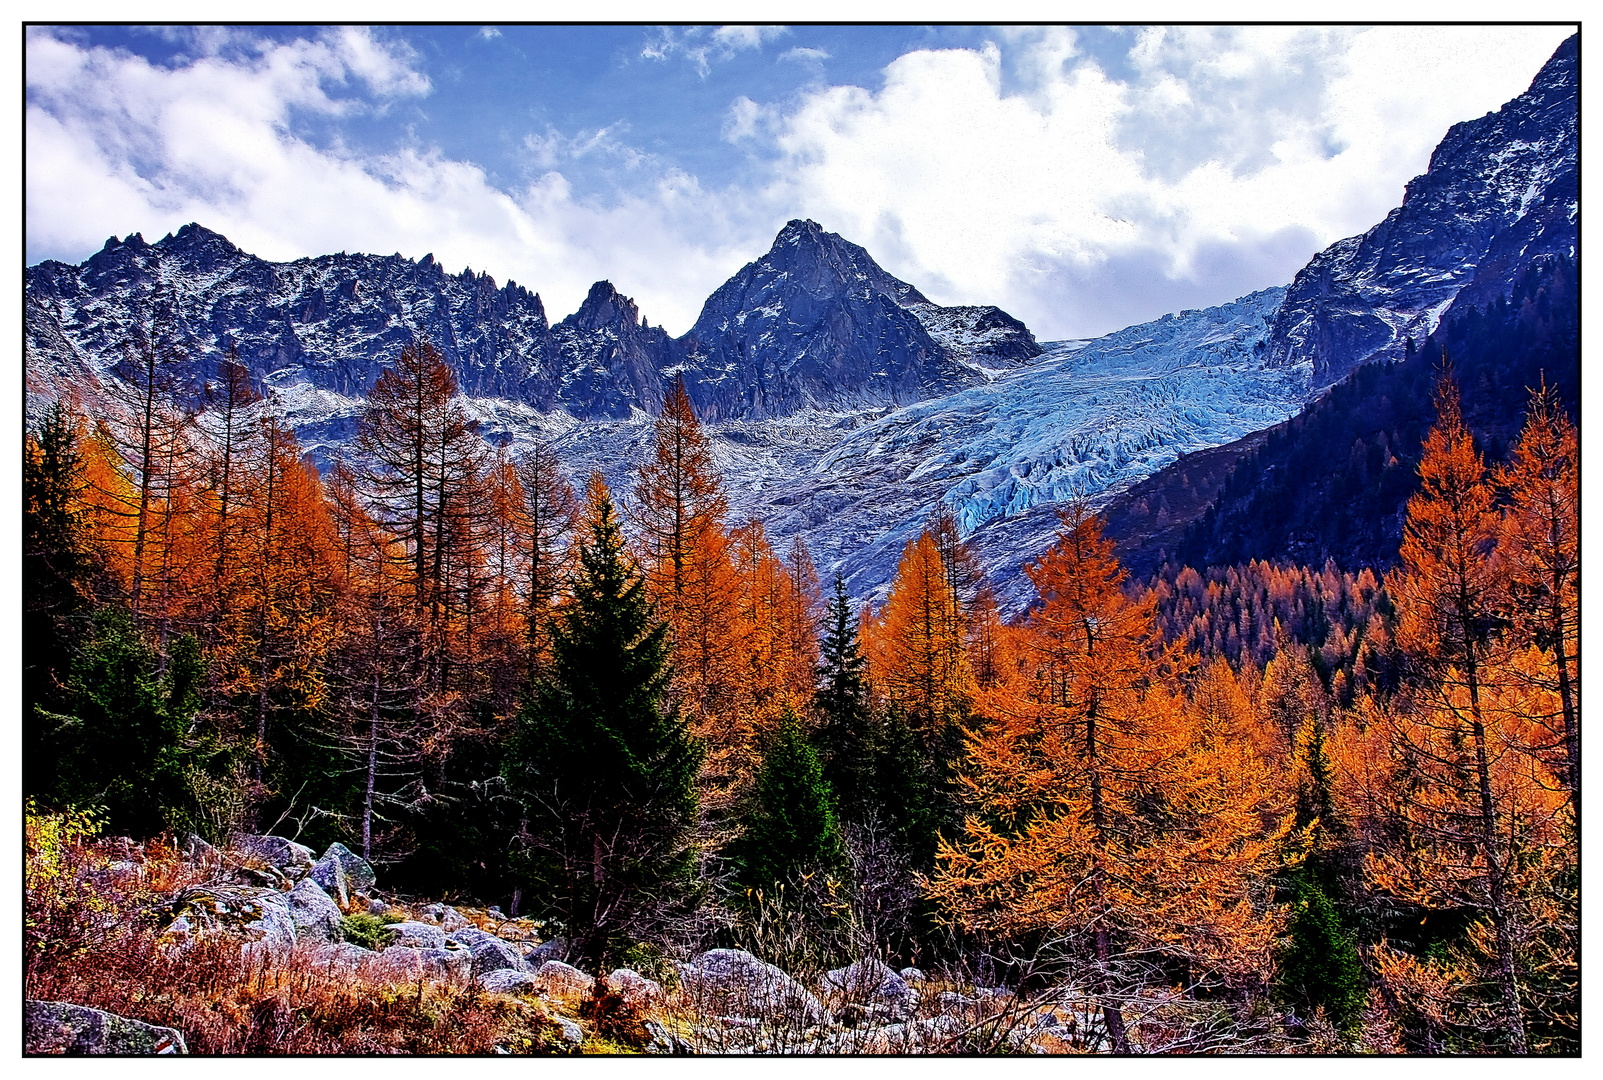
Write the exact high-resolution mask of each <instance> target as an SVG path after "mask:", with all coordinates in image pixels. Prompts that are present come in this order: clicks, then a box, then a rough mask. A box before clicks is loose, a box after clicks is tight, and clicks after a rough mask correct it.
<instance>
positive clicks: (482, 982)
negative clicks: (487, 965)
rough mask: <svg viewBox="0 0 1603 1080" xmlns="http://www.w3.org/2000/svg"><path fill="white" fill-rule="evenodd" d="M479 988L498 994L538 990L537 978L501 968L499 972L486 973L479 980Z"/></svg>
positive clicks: (527, 973)
mask: <svg viewBox="0 0 1603 1080" xmlns="http://www.w3.org/2000/svg"><path fill="white" fill-rule="evenodd" d="M477 982H478V984H479V986H480V987H481V988H483V989H485V990H489V991H492V992H494V993H497V994H517V993H522V992H524V991H529V990H534V989H535V988H536V980H535V977H534V976H533V975H532V974H530V973H529V972H527V971H514V970H512V969H511V968H501V969H500V970H498V971H486V972H485V973H484V974H483V975H480V976H479V977H478V980H477Z"/></svg>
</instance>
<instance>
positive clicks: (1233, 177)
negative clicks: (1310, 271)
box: [768, 27, 1565, 337]
mask: <svg viewBox="0 0 1603 1080" xmlns="http://www.w3.org/2000/svg"><path fill="white" fill-rule="evenodd" d="M1564 33H1565V31H1564V30H1563V29H1562V28H1554V27H1531V28H1520V27H1377V28H1367V29H1366V28H1323V29H1322V28H1302V27H1247V28H1210V27H1180V28H1153V29H1147V30H1143V31H1140V32H1139V33H1138V34H1136V36H1135V38H1134V41H1133V43H1132V45H1131V48H1130V49H1129V51H1128V55H1127V57H1126V58H1125V60H1126V63H1127V67H1128V70H1127V71H1126V72H1124V73H1123V74H1121V75H1120V76H1115V75H1113V74H1110V71H1109V70H1105V69H1104V67H1103V65H1102V64H1100V63H1099V62H1098V61H1097V60H1096V59H1095V58H1094V57H1091V56H1089V55H1087V54H1086V53H1084V52H1083V51H1082V50H1081V49H1080V48H1079V46H1078V44H1077V42H1076V40H1075V37H1074V35H1073V34H1072V32H1068V31H1051V32H1049V31H1046V30H1041V29H1032V30H1031V31H1029V32H1027V33H1018V34H1014V35H1012V36H1011V37H1009V36H1008V35H999V36H998V39H997V43H992V44H986V45H984V46H982V47H980V48H973V49H950V50H940V51H933V50H932V51H921V52H912V53H907V54H905V55H903V56H901V57H899V58H897V59H896V60H895V61H894V62H892V63H891V64H890V65H889V66H888V67H887V68H886V69H885V71H884V83H883V86H882V87H881V88H879V89H878V90H873V91H870V90H865V89H862V88H860V87H843V86H835V87H827V88H822V89H819V90H816V91H814V92H811V93H809V94H807V95H805V97H804V99H803V100H802V101H801V102H800V103H799V104H797V105H796V106H795V107H794V108H792V109H789V110H787V111H786V113H785V115H784V116H783V118H782V120H781V121H780V131H779V134H778V136H777V145H778V147H779V149H780V152H781V157H780V161H779V163H778V164H777V166H776V173H775V176H774V179H773V182H772V184H771V186H770V188H769V192H768V193H769V195H770V197H771V198H773V199H774V200H775V201H776V202H782V203H787V204H790V205H794V206H795V207H797V209H798V212H804V213H806V214H807V215H808V216H811V217H814V218H816V219H817V220H819V221H821V222H826V223H828V227H829V228H831V229H834V230H835V231H838V232H841V233H843V234H844V235H847V236H850V237H852V238H853V239H854V240H856V241H857V242H859V243H862V244H864V245H865V246H867V247H868V248H869V250H870V251H873V252H874V253H876V255H880V256H881V258H882V261H884V262H885V263H886V265H887V268H888V269H890V270H891V271H892V272H893V273H897V274H898V275H899V276H902V277H904V278H907V279H909V280H912V281H915V282H917V283H918V284H919V286H920V288H922V289H924V291H925V292H926V293H927V294H929V295H930V296H931V297H932V299H938V300H941V301H943V302H947V303H954V302H965V303H980V302H994V303H1001V304H1003V305H1004V306H1009V310H1011V311H1012V312H1013V314H1015V315H1018V316H1019V317H1021V318H1023V319H1024V320H1025V321H1026V322H1027V323H1029V324H1030V325H1031V326H1032V327H1034V328H1036V329H1037V331H1038V333H1041V334H1043V336H1049V337H1050V336H1079V335H1083V334H1091V333H1102V332H1106V331H1109V330H1113V329H1117V328H1118V327H1119V326H1121V325H1124V324H1126V323H1127V322H1129V321H1131V319H1132V317H1139V318H1153V317H1156V316H1157V315H1159V314H1162V313H1163V312H1164V311H1168V310H1174V309H1176V308H1178V307H1181V306H1194V305H1195V303H1197V302H1201V301H1202V300H1204V299H1206V301H1207V302H1220V301H1222V300H1225V299H1229V297H1228V296H1222V295H1218V294H1217V293H1211V295H1210V290H1213V289H1217V287H1218V285H1219V284H1220V282H1221V280H1223V281H1234V282H1236V283H1237V284H1235V285H1233V286H1232V288H1240V289H1241V291H1247V290H1248V289H1250V288H1258V287H1263V286H1268V285H1273V284H1282V283H1285V282H1287V281H1289V280H1290V278H1291V277H1292V275H1293V274H1294V273H1295V272H1296V270H1297V269H1299V268H1300V267H1301V266H1302V265H1303V263H1305V262H1306V261H1307V259H1308V258H1309V257H1310V256H1311V255H1313V254H1314V253H1315V252H1316V251H1317V250H1319V249H1320V248H1322V247H1323V246H1325V245H1327V244H1329V243H1330V242H1332V241H1334V240H1336V239H1339V238H1341V237H1343V236H1348V235H1352V234H1354V233H1358V232H1362V231H1363V230H1365V229H1367V228H1368V227H1369V226H1371V225H1373V224H1375V223H1376V222H1377V221H1379V220H1380V219H1381V218H1382V217H1384V216H1385V214H1386V212H1387V211H1388V210H1390V209H1391V208H1392V207H1393V206H1395V205H1396V204H1397V203H1398V202H1399V201H1400V200H1401V197H1402V189H1403V185H1404V184H1405V183H1406V181H1407V180H1408V179H1409V178H1411V177H1412V176H1414V175H1416V174H1418V173H1419V172H1422V171H1423V170H1424V168H1425V167H1426V165H1427V163H1428V159H1429V154H1430V151H1431V149H1432V148H1433V147H1434V146H1435V144H1436V143H1437V141H1439V140H1440V138H1441V137H1442V135H1443V134H1444V133H1445V132H1446V129H1447V128H1448V127H1449V126H1450V125H1451V124H1452V123H1453V122H1454V121H1457V120H1462V119H1467V118H1470V117H1474V116H1477V115H1480V114H1481V113H1484V112H1486V111H1488V110H1490V109H1496V108H1497V107H1498V106H1500V105H1501V104H1502V103H1503V102H1504V101H1506V100H1507V99H1508V98H1510V97H1513V96H1514V95H1516V94H1518V93H1519V92H1520V91H1522V90H1523V89H1524V88H1525V87H1526V86H1527V85H1528V83H1529V81H1530V79H1531V76H1532V75H1533V74H1534V73H1535V71H1536V70H1537V68H1538V67H1539V66H1540V64H1541V63H1542V62H1543V61H1544V60H1545V59H1546V58H1547V56H1548V55H1549V54H1550V53H1551V51H1552V49H1553V48H1554V47H1555V46H1556V45H1557V44H1558V42H1559V40H1561V39H1562V37H1563V36H1564ZM1104 286H1105V287H1104ZM1115 294H1116V295H1115ZM1010 305H1011V306H1010Z"/></svg>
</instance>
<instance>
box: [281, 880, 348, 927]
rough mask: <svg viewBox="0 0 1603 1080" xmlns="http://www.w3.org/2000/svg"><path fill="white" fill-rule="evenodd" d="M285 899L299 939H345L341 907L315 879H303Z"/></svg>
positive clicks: (285, 895)
mask: <svg viewBox="0 0 1603 1080" xmlns="http://www.w3.org/2000/svg"><path fill="white" fill-rule="evenodd" d="M284 899H285V900H286V901H287V902H288V903H289V910H290V918H291V919H293V920H294V923H295V937H296V939H297V940H301V941H339V940H340V939H341V932H340V921H341V920H342V919H343V918H344V916H343V915H342V914H341V913H340V909H339V905H338V904H336V903H334V901H333V899H332V898H331V897H330V896H329V895H328V893H326V892H324V891H323V887H322V886H321V885H319V884H318V883H317V882H316V881H314V880H313V879H312V878H310V877H304V878H301V880H300V881H298V882H296V883H295V887H294V888H293V889H291V890H290V891H289V892H287V893H285V894H284Z"/></svg>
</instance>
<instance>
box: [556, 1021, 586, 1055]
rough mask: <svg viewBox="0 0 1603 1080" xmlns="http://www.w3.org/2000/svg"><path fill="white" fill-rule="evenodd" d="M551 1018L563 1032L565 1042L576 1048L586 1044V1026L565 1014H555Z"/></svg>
mask: <svg viewBox="0 0 1603 1080" xmlns="http://www.w3.org/2000/svg"><path fill="white" fill-rule="evenodd" d="M551 1019H552V1020H553V1021H555V1023H556V1025H557V1028H558V1030H559V1031H560V1032H561V1036H560V1037H561V1039H562V1041H563V1042H564V1043H566V1044H567V1045H569V1046H571V1047H575V1048H577V1047H580V1046H583V1045H584V1028H582V1027H580V1026H579V1025H578V1024H576V1023H574V1022H573V1021H572V1020H569V1019H568V1018H567V1017H565V1016H553V1017H552V1018H551Z"/></svg>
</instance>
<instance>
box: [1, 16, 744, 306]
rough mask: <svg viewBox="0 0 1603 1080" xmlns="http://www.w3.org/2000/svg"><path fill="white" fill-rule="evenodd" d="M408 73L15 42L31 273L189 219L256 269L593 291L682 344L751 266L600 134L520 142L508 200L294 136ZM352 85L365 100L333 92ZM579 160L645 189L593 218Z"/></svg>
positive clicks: (565, 296)
mask: <svg viewBox="0 0 1603 1080" xmlns="http://www.w3.org/2000/svg"><path fill="white" fill-rule="evenodd" d="M230 48H231V49H234V50H235V51H240V50H239V49H238V42H237V41H236V42H234V43H233V44H232V45H230ZM410 62H411V58H410V57H409V56H408V55H407V54H406V53H405V52H403V51H401V50H398V49H395V48H393V47H391V46H387V45H386V44H385V43H384V42H382V41H380V40H378V39H376V38H374V37H372V36H370V35H366V34H364V33H363V32H361V31H345V30H340V31H332V32H330V33H328V34H325V35H324V36H322V37H319V38H318V39H316V40H314V41H297V42H294V43H291V44H271V43H266V42H255V43H254V44H253V46H252V47H251V48H249V49H246V50H243V51H242V52H241V55H239V56H237V57H236V58H235V59H233V60H225V59H223V58H222V57H220V56H217V55H213V56H209V57H205V58H202V59H197V60H193V61H190V62H189V63H186V64H182V65H177V66H174V67H171V68H165V67H161V66H158V65H153V64H151V63H149V62H148V61H146V60H144V59H142V58H140V57H136V56H133V55H130V54H128V53H126V52H121V51H116V50H110V49H103V48H84V47H81V46H79V45H77V44H74V43H72V42H71V41H70V40H66V39H64V38H62V37H58V36H55V35H52V34H48V33H35V34H32V35H30V38H29V41H28V75H27V78H28V99H29V100H28V106H27V111H26V118H25V123H26V125H27V137H28V159H27V162H26V166H25V169H26V181H25V182H26V187H27V200H26V220H27V237H28V248H29V255H28V258H29V261H30V262H31V261H35V260H36V259H38V258H39V257H41V253H49V254H51V255H55V254H58V253H61V254H66V253H77V254H75V255H73V256H71V257H73V258H74V259H75V260H76V258H82V257H83V256H85V255H87V254H89V253H90V252H92V251H94V250H95V249H96V248H98V247H99V246H100V244H101V242H102V241H104V239H105V238H106V237H107V236H108V235H110V234H117V235H119V236H120V235H123V234H125V233H127V232H130V231H133V230H134V229H136V228H137V229H142V230H144V232H145V234H146V238H147V239H150V240H154V239H155V238H156V237H157V236H159V235H161V233H162V232H166V231H172V230H175V229H177V228H178V227H179V226H181V225H183V224H184V223H186V222H188V221H192V220H193V221H198V222H200V223H201V224H203V225H206V226H207V227H209V228H212V229H216V230H218V231H220V232H222V233H224V234H225V235H227V236H228V237H229V238H230V239H231V240H233V241H234V242H235V243H236V244H238V245H240V246H241V247H242V248H244V249H245V250H247V251H250V252H253V253H255V254H258V255H261V256H263V257H264V258H270V259H293V258H299V257H302V256H305V255H312V254H324V253H327V252H332V251H339V250H346V251H370V252H376V253H387V252H391V251H399V252H402V253H404V254H406V255H408V256H411V257H421V256H422V255H423V254H424V253H425V252H433V253H434V254H435V256H436V257H437V258H438V259H439V260H440V261H441V262H442V263H444V264H445V265H447V266H451V267H461V266H466V265H472V266H474V267H476V268H478V269H481V270H486V269H487V270H491V271H492V272H494V273H495V274H496V275H497V276H498V277H499V278H501V279H502V280H505V279H506V278H508V277H510V278H515V279H516V280H518V281H520V282H522V283H524V284H526V285H528V286H529V287H530V288H533V289H536V290H538V291H540V292H541V293H542V295H543V297H544V299H545V300H546V304H547V309H548V311H549V312H550V313H551V315H552V316H553V317H555V318H559V317H561V316H562V315H564V314H566V313H567V312H569V311H573V310H575V309H576V308H577V307H578V305H579V303H580V302H581V301H582V300H583V298H584V295H585V292H586V290H587V289H588V287H589V285H590V283H591V282H594V281H597V280H600V279H602V278H610V279H611V280H613V281H614V282H615V283H617V284H618V286H619V287H620V288H621V289H623V290H624V291H626V292H632V293H633V294H634V295H636V296H637V298H638V299H640V301H641V305H642V310H643V311H644V312H645V313H646V314H647V316H648V317H649V318H651V320H652V322H654V323H655V322H663V323H667V324H668V325H669V326H670V327H674V328H677V329H678V330H681V331H682V330H686V329H689V326H690V324H691V322H693V321H694V319H695V316H696V314H697V313H698V312H699V310H700V305H701V302H702V300H703V299H705V297H706V296H707V294H708V293H710V292H711V291H712V290H713V289H714V288H716V287H717V285H718V284H719V283H720V282H721V281H722V280H723V279H724V278H725V277H727V276H728V275H729V273H731V272H732V271H733V270H734V269H736V268H738V267H739V266H740V265H741V264H742V263H743V262H745V261H746V260H747V259H749V258H750V257H751V252H750V245H751V244H752V243H753V238H752V236H751V235H750V234H749V233H741V232H738V231H737V230H735V229H734V227H733V226H732V225H731V224H730V221H729V218H728V215H727V214H726V213H725V212H724V211H723V210H722V208H721V207H720V206H719V205H718V200H716V199H715V198H714V197H713V196H712V195H711V193H708V192H706V191H703V190H702V189H701V187H700V185H699V183H698V182H697V180H696V179H695V178H694V177H692V176H689V175H687V174H685V173H683V172H681V171H677V170H674V169H671V168H667V167H663V166H660V163H659V164H658V165H657V166H656V167H650V166H651V165H652V163H651V162H649V161H647V160H646V159H644V158H643V157H641V156H639V155H638V152H637V151H634V150H632V148H630V147H628V146H627V144H625V143H623V142H621V140H619V139H618V138H617V132H616V131H615V130H614V129H613V128H603V129H600V130H597V131H591V132H580V133H578V134H575V135H572V136H561V135H558V134H556V133H548V134H547V135H546V136H544V137H539V138H531V140H530V142H529V144H528V145H529V148H530V151H531V157H533V158H535V159H538V160H537V161H536V166H537V167H536V175H535V178H534V179H533V180H532V181H531V182H529V183H527V184H526V185H524V186H523V187H521V188H518V189H516V190H503V189H501V188H498V187H497V186H495V185H494V184H492V183H491V182H490V181H489V179H488V178H487V176H486V175H485V173H484V170H483V169H481V168H480V167H479V166H477V165H475V164H473V163H471V162H465V161H458V160H452V159H450V158H448V157H446V156H444V155H443V154H441V153H440V152H439V151H438V150H435V149H432V148H427V147H402V148H399V149H396V150H393V151H391V152H389V153H385V154H380V155H359V154H356V153H354V152H352V151H350V150H347V149H345V148H343V147H341V146H340V145H338V144H336V145H334V146H333V147H323V148H319V147H316V146H313V145H312V144H310V143H309V142H307V141H306V140H304V139H302V138H300V137H297V136H296V135H295V134H294V133H293V129H294V125H293V124H292V122H291V121H292V118H293V116H294V114H295V113H296V112H297V111H298V110H307V111H309V112H312V113H315V114H318V115H324V116H340V115H349V114H353V113H356V112H359V111H362V110H370V109H375V108H381V107H383V105H384V104H385V102H387V101H390V100H394V99H395V98H396V97H397V96H401V95H413V94H417V93H420V92H422V91H423V90H424V89H426V87H427V85H428V83H427V80H426V79H425V78H424V76H423V75H422V74H421V73H420V72H419V71H417V70H416V69H415V68H411V67H408V66H407V65H408V64H409V63H410ZM357 86H360V87H361V88H363V89H364V90H366V91H367V93H368V94H370V95H373V96H374V97H373V98H372V99H369V98H368V97H365V96H359V95H356V94H354V93H349V92H342V91H349V90H351V89H353V88H355V87H357ZM595 154H608V155H611V156H612V157H613V158H614V159H616V160H618V161H621V162H622V163H623V164H625V165H626V166H627V165H629V164H631V163H633V164H635V165H637V166H638V165H640V164H642V162H644V163H645V164H646V165H647V166H648V167H647V168H645V169H644V170H643V171H644V172H645V173H646V174H647V175H643V176H641V177H640V178H639V182H638V183H637V184H636V185H635V186H634V188H633V189H632V190H631V191H629V192H627V193H624V194H621V195H619V196H618V197H617V198H616V199H614V200H612V201H610V202H607V203H605V204H603V203H601V202H599V201H597V200H590V199H583V198H580V197H578V196H576V195H575V193H574V192H573V191H572V190H571V188H570V186H569V184H568V181H567V180H566V179H565V178H564V177H563V176H562V174H561V173H560V171H557V170H558V168H559V167H560V165H561V164H562V163H563V162H565V161H567V160H571V159H576V158H579V157H583V156H585V155H595ZM541 162H543V164H541ZM691 238H694V239H691Z"/></svg>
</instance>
